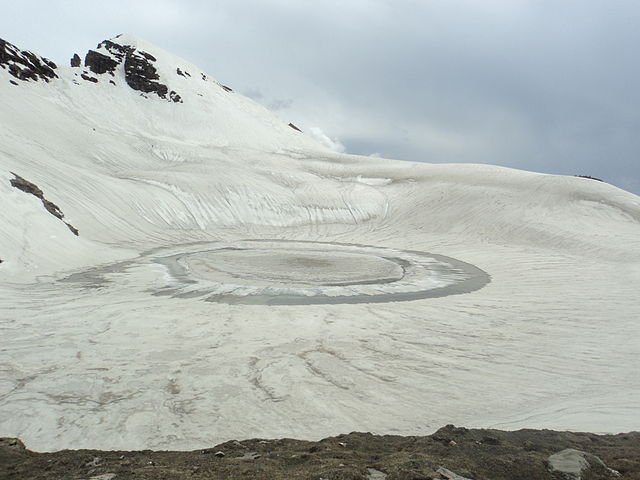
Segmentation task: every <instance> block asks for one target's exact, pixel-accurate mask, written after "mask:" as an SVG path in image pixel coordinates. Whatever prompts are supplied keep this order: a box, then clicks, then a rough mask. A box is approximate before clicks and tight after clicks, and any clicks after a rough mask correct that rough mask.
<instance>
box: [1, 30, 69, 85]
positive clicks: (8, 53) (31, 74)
mask: <svg viewBox="0 0 640 480" xmlns="http://www.w3.org/2000/svg"><path fill="white" fill-rule="evenodd" d="M0 67H1V68H3V69H6V70H8V71H9V73H10V74H11V75H13V76H14V77H15V78H17V79H18V80H23V81H28V80H35V81H36V82H37V81H38V80H39V79H42V80H44V81H45V82H49V80H51V79H52V78H56V77H57V76H58V75H56V72H55V71H54V70H55V69H56V68H58V67H57V65H56V64H55V63H53V62H52V61H51V60H49V59H46V58H44V57H39V56H38V55H36V54H35V53H33V52H30V51H28V50H20V49H19V48H18V47H16V46H15V45H13V44H11V43H9V42H7V41H6V40H3V39H1V38H0Z"/></svg>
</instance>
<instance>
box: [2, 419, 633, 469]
mask: <svg viewBox="0 0 640 480" xmlns="http://www.w3.org/2000/svg"><path fill="white" fill-rule="evenodd" d="M565 448H574V449H577V450H581V451H584V452H587V453H589V454H593V455H596V456H597V457H599V458H600V459H602V461H603V462H604V463H605V464H606V465H607V467H609V468H610V469H614V470H617V471H618V472H619V473H620V476H616V475H615V473H613V472H611V471H610V470H607V469H606V468H605V467H603V466H601V465H592V468H589V469H588V470H586V471H584V472H583V474H582V479H583V480H593V479H612V478H620V479H640V432H632V433H626V434H618V435H594V434H591V433H574V432H556V431H551V430H519V431H514V432H504V431H500V430H476V429H466V428H456V427H454V426H453V425H448V426H446V427H443V428H441V429H440V430H438V431H437V432H436V433H434V434H433V435H430V436H425V437H403V436H395V435H372V434H370V433H355V432H354V433H350V434H346V435H339V436H337V437H331V438H326V439H324V440H320V441H318V442H309V441H303V440H292V439H279V440H266V439H265V440H263V439H251V440H243V441H240V442H239V441H235V440H234V441H229V442H226V443H223V444H220V445H216V446H215V447H213V448H207V449H204V450H195V451H192V452H173V451H157V452H154V451H151V450H144V451H133V452H126V451H100V450H63V451H59V452H51V453H37V452H32V451H30V450H27V449H26V448H24V445H22V442H20V441H19V440H17V439H10V438H3V439H0V479H1V480H9V479H20V480H27V479H55V480H82V479H92V478H93V479H95V480H112V479H113V480H125V479H136V480H160V479H162V480H178V479H180V480H182V479H189V480H204V479H206V480H213V479H309V480H310V479H314V480H319V479H325V480H334V479H335V480H337V479H341V480H351V479H353V480H356V479H376V480H377V479H380V480H382V479H383V478H385V477H384V475H381V474H382V473H384V474H386V479H387V480H398V479H415V480H417V479H443V478H448V477H447V475H445V474H442V473H438V472H437V471H438V469H440V468H441V467H444V468H446V469H447V470H450V471H452V472H455V473H456V474H458V475H461V476H463V477H467V478H470V479H473V480H484V479H486V480H489V479H490V480H500V479H518V480H520V479H531V480H536V479H557V480H560V479H563V478H564V479H567V478H571V477H565V476H563V475H562V474H560V473H559V472H550V470H549V466H548V463H547V459H548V458H549V456H550V455H552V454H554V453H557V452H559V451H561V450H563V449H565ZM218 452H222V453H223V454H224V456H223V455H222V454H220V453H218ZM592 463H596V462H592ZM369 469H375V470H376V471H377V472H381V473H377V472H376V471H372V470H369ZM450 478H455V477H450ZM574 478H575V477H574Z"/></svg>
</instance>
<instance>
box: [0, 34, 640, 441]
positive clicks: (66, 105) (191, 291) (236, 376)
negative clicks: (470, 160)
mask: <svg viewBox="0 0 640 480" xmlns="http://www.w3.org/2000/svg"><path fill="white" fill-rule="evenodd" d="M112 42H114V43H115V44H116V45H121V46H123V45H124V46H127V45H129V46H131V47H130V50H129V54H128V55H133V54H135V53H136V52H138V53H139V52H145V53H147V54H151V56H152V57H153V58H154V59H155V60H153V61H150V62H151V64H152V65H154V66H155V68H156V70H157V74H158V76H159V80H158V81H159V82H162V84H163V85H166V86H167V87H168V90H172V91H174V93H176V92H177V94H178V95H179V96H180V99H181V102H180V101H172V100H171V99H170V98H169V96H168V95H167V98H161V97H160V96H158V95H156V94H154V93H153V92H146V93H144V92H141V91H137V90H134V89H133V88H129V86H128V85H127V77H126V72H125V69H124V67H123V64H122V63H120V64H118V65H117V67H116V68H115V70H114V71H113V72H112V74H111V73H109V72H106V73H95V72H92V71H91V70H90V69H89V68H87V67H83V66H80V67H64V66H59V67H58V68H57V69H55V72H56V74H57V76H58V78H53V79H51V80H50V81H49V82H45V81H43V80H42V79H40V80H39V81H35V80H28V81H22V80H16V79H15V78H14V76H12V75H11V74H10V72H9V69H8V68H5V67H3V69H1V70H0V98H1V99H2V107H1V108H0V125H1V127H2V128H1V129H0V198H1V199H2V208H0V225H1V226H2V228H0V259H2V263H0V329H1V335H2V336H1V338H2V342H1V343H0V435H5V436H16V437H20V438H21V439H23V440H24V441H25V443H26V444H27V446H28V447H29V448H31V449H33V450H59V449H62V448H97V449H146V448H152V449H196V448H201V447H206V446H211V445H214V444H216V443H220V442H222V441H225V440H229V439H233V438H248V437H267V438H268V437H295V438H303V439H319V438H322V437H325V436H329V435H336V434H338V433H344V432H350V431H354V430H356V431H371V432H375V433H393V434H412V435H417V434H429V433H432V432H433V431H435V430H436V429H437V428H439V427H441V426H443V425H445V424H448V423H453V424H456V425H464V426H468V427H496V428H502V429H517V428H525V427H527V428H553V429H569V430H586V431H593V432H620V431H630V430H639V429H640V321H639V320H640V301H639V300H638V292H639V291H640V197H638V196H636V195H633V194H631V193H628V192H625V191H623V190H620V189H617V188H615V187H613V186H611V185H608V184H605V183H601V182H597V181H593V180H589V179H584V178H575V177H562V176H552V175H543V174H538V173H531V172H524V171H518V170H512V169H507V168H501V167H495V166H489V165H457V164H422V163H410V162H401V161H392V160H386V159H381V158H370V157H358V156H352V155H345V154H339V153H335V152H332V151H329V150H327V149H325V148H324V147H322V146H320V145H319V144H317V143H316V142H315V141H313V140H312V139H310V138H309V137H307V136H305V135H304V134H302V133H300V132H298V131H296V130H294V129H293V128H290V127H289V126H288V125H287V123H286V122H283V121H282V120H280V119H278V118H277V117H276V116H274V115H273V114H271V113H270V112H269V111H267V110H266V109H264V108H263V107H261V106H259V105H257V104H255V103H254V102H252V101H251V100H249V99H247V98H245V97H243V96H241V95H240V94H238V93H236V92H233V91H229V89H228V88H224V87H223V86H222V85H220V84H219V83H218V82H217V81H215V80H214V79H213V78H211V77H209V76H208V75H206V74H205V73H203V72H201V71H200V70H199V69H198V67H196V66H193V65H191V64H189V63H188V62H185V61H184V60H182V59H179V58H177V57H174V56H173V55H171V54H168V53H167V52H164V51H162V50H160V49H159V48H157V47H155V46H153V45H149V44H147V43H145V42H143V41H141V40H139V39H136V38H135V37H131V36H121V37H118V38H115V39H112ZM114 48H115V47H112V48H111V50H114ZM96 51H97V52H99V53H101V54H103V55H105V56H107V57H109V58H112V59H114V62H116V63H117V62H118V61H119V60H118V57H117V56H114V55H115V54H113V52H112V51H110V50H109V48H106V47H105V46H102V47H101V48H98V49H97V50H96ZM114 51H116V50H114ZM127 58H128V57H127ZM178 70H179V71H180V72H183V74H178V73H177V72H178ZM185 72H188V73H189V75H188V76H187V75H185V74H184V73H185ZM82 75H85V76H87V77H91V78H95V79H96V81H95V82H94V81H92V80H85V79H84V78H82ZM11 81H14V83H16V84H14V83H11ZM14 174H15V175H19V176H20V177H23V178H24V179H26V180H28V181H29V182H32V183H33V184H35V185H37V186H38V187H39V188H40V189H41V190H42V192H43V194H44V196H45V197H46V199H47V200H49V201H51V202H53V203H54V204H55V205H57V206H58V207H59V208H60V210H61V211H62V212H63V213H64V221H65V222H68V223H69V224H71V225H73V226H74V227H75V228H77V229H78V230H79V235H78V236H75V235H74V234H73V233H72V232H71V231H70V229H69V228H67V226H66V225H65V224H64V223H63V222H62V221H60V219H59V218H56V217H55V216H53V215H51V214H50V213H49V212H47V210H46V209H45V208H43V203H42V201H41V200H40V199H39V198H36V197H35V196H34V195H30V194H28V193H27V192H24V191H21V190H20V189H18V188H15V187H13V186H12V185H11V180H12V179H14ZM416 292H422V294H421V295H422V296H420V295H418V296H417V297H411V296H410V295H412V294H416ZM425 292H426V293H425ZM407 295H409V297H407ZM336 297H337V298H339V299H340V301H332V300H331V298H334V300H335V298H336ZM291 299H293V300H291ZM307 300H308V301H307ZM354 300H355V301H354ZM399 300H402V301H399Z"/></svg>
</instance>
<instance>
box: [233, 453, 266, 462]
mask: <svg viewBox="0 0 640 480" xmlns="http://www.w3.org/2000/svg"><path fill="white" fill-rule="evenodd" d="M261 456H262V455H260V454H259V453H258V452H247V453H245V454H244V455H243V456H241V457H236V459H237V460H257V459H258V458H260V457H261Z"/></svg>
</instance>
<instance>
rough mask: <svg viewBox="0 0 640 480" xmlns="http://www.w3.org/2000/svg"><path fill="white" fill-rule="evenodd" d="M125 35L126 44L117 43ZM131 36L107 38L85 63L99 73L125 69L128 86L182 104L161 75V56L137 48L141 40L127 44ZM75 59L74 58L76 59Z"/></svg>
mask: <svg viewBox="0 0 640 480" xmlns="http://www.w3.org/2000/svg"><path fill="white" fill-rule="evenodd" d="M119 38H122V40H121V41H122V43H120V42H117V40H118V39H119ZM127 38H129V39H130V38H134V37H130V36H127V37H124V36H118V37H116V38H115V39H113V40H116V41H113V40H104V41H103V42H101V43H99V44H98V46H97V48H96V50H89V51H88V52H87V54H86V56H85V58H84V66H85V67H87V68H89V70H91V71H92V72H93V73H95V74H98V75H103V74H108V75H111V76H114V72H115V71H116V69H118V68H119V67H122V69H123V71H124V77H125V81H126V82H127V85H129V87H131V88H132V89H134V90H137V91H140V92H142V93H154V94H156V95H158V96H159V97H160V98H163V99H167V100H171V101H173V102H180V103H182V99H181V97H180V95H178V93H177V92H175V91H174V90H170V89H169V87H168V86H167V85H166V84H164V83H162V82H161V81H160V75H159V74H158V70H157V68H156V66H155V63H156V62H157V59H156V57H155V56H153V55H152V54H150V53H148V52H145V51H143V50H141V49H139V48H137V46H136V44H137V43H138V42H137V41H136V42H134V44H133V45H131V44H128V43H125V41H126V39H127ZM72 60H73V59H72Z"/></svg>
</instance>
